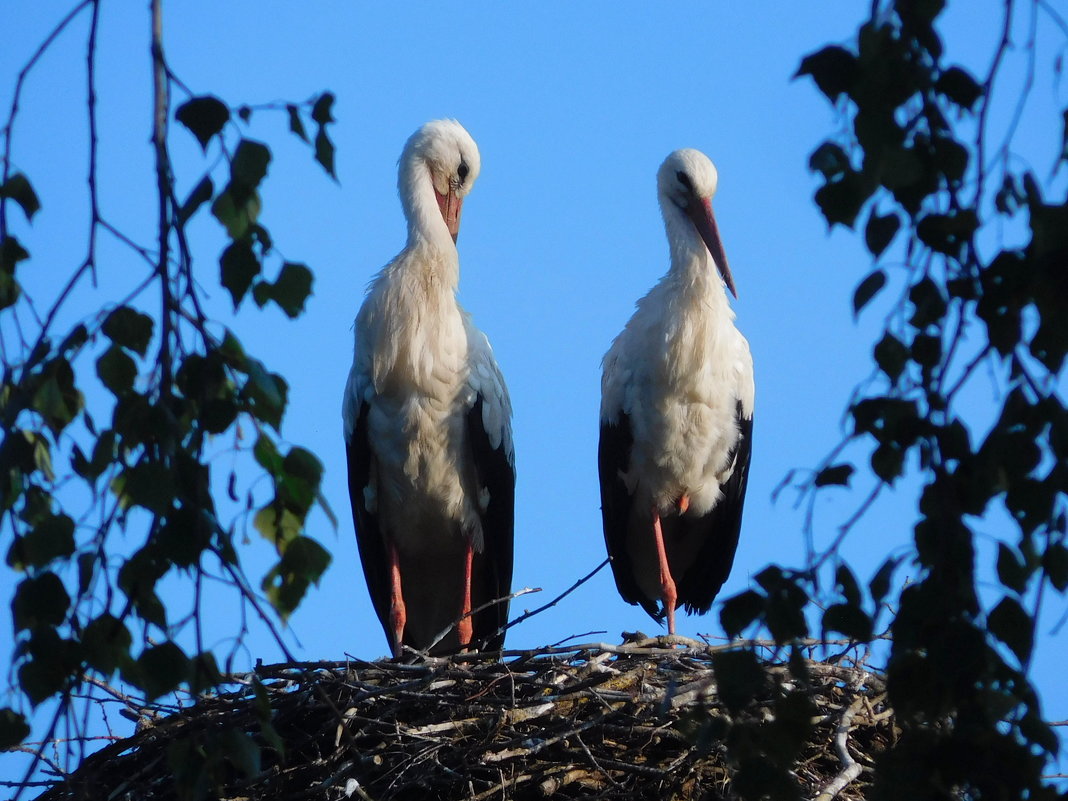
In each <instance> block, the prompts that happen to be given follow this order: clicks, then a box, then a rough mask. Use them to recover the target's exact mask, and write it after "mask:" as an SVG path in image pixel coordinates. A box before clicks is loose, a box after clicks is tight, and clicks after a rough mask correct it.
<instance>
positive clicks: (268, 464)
mask: <svg viewBox="0 0 1068 801" xmlns="http://www.w3.org/2000/svg"><path fill="white" fill-rule="evenodd" d="M252 455H253V456H255V457H256V461H257V462H258V463H259V465H260V467H262V468H263V469H264V470H266V471H267V472H268V473H270V474H271V475H272V476H275V477H278V476H280V475H281V474H282V454H280V453H279V452H278V448H277V447H276V446H275V444H274V442H273V441H272V440H271V438H270V437H268V436H266V435H264V434H260V435H259V436H258V437H257V438H256V444H255V445H254V446H253V448H252Z"/></svg>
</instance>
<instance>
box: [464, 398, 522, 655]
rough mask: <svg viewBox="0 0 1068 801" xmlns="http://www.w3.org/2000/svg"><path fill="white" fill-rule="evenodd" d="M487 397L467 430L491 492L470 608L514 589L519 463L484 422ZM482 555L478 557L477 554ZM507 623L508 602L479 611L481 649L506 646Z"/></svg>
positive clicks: (475, 627) (476, 637)
mask: <svg viewBox="0 0 1068 801" xmlns="http://www.w3.org/2000/svg"><path fill="white" fill-rule="evenodd" d="M483 403H484V399H483V396H482V394H481V393H479V395H478V396H477V398H476V399H475V403H474V405H473V406H472V407H471V409H470V411H468V413H467V434H468V442H469V443H470V446H471V456H472V459H473V463H474V465H475V472H476V476H477V479H478V483H479V486H481V487H485V488H486V490H487V491H488V492H489V503H488V504H487V506H486V511H485V512H483V514H482V534H483V540H484V543H485V550H484V552H483V553H482V561H483V570H482V571H481V581H480V583H479V585H476V586H472V588H471V607H472V608H473V609H477V608H478V607H479V606H481V605H482V604H484V603H487V602H489V601H492V600H494V599H496V598H504V597H505V596H507V595H508V594H509V593H511V591H512V552H513V538H514V531H515V466H514V465H513V464H512V462H511V461H510V460H509V458H508V453H507V452H506V451H505V447H504V440H503V438H502V440H501V444H500V445H499V446H497V447H496V448H494V447H493V446H492V445H491V444H490V438H489V434H487V433H486V427H485V425H483V421H482V406H483ZM476 558H477V557H476ZM507 623H508V603H507V602H503V603H499V604H494V605H493V606H490V607H489V608H487V609H484V610H482V611H481V612H478V613H476V614H475V615H474V620H473V621H472V639H473V641H474V642H475V643H480V644H481V645H480V650H489V651H498V650H500V649H501V648H502V647H503V645H504V631H499V630H501V629H503V628H504V626H505V625H506V624H507Z"/></svg>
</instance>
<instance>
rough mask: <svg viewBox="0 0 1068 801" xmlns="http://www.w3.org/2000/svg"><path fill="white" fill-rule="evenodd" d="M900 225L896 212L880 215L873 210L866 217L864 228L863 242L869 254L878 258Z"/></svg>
mask: <svg viewBox="0 0 1068 801" xmlns="http://www.w3.org/2000/svg"><path fill="white" fill-rule="evenodd" d="M900 227H901V220H899V219H898V217H897V215H896V214H887V215H885V216H882V217H880V216H879V215H878V214H876V213H875V212H874V211H873V212H872V214H871V216H870V217H868V224H867V226H865V228H864V243H865V244H866V245H867V246H868V250H869V251H870V252H871V255H873V256H875V258H879V256H881V255H882V253H883V251H884V250H886V248H887V247H888V246H889V244H890V243H891V242H892V241H893V239H894V235H895V234H896V233H897V230H898V228H900ZM873 275H874V273H873Z"/></svg>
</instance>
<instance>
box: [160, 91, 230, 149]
mask: <svg viewBox="0 0 1068 801" xmlns="http://www.w3.org/2000/svg"><path fill="white" fill-rule="evenodd" d="M174 118H175V119H176V120H178V122H180V123H182V125H184V126H185V127H186V128H188V129H189V131H190V132H191V133H192V134H193V136H195V137H196V138H197V141H198V142H200V147H201V149H202V150H204V151H205V152H207V149H208V142H210V141H211V138H212V137H213V136H216V135H218V134H219V133H221V132H222V129H223V127H224V126H225V125H226V123H227V122H229V121H230V109H229V108H227V106H226V104H225V103H223V102H222V101H221V100H219V98H217V97H212V96H211V95H205V96H203V97H194V98H193V99H192V100H188V101H186V102H185V103H183V104H182V105H180V106H179V107H178V110H177V111H176V112H175V114H174Z"/></svg>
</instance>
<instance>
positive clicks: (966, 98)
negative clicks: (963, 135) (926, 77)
mask: <svg viewBox="0 0 1068 801" xmlns="http://www.w3.org/2000/svg"><path fill="white" fill-rule="evenodd" d="M935 91H936V92H938V93H939V94H942V95H945V97H946V98H947V99H948V100H949V101H950V102H952V103H956V104H957V105H958V106H960V107H961V108H965V109H968V110H969V111H971V109H972V107H973V106H974V105H975V102H976V101H977V100H978V99H979V98H980V97H982V96H983V88H982V87H981V86H980V85H979V84H978V83H976V81H975V79H974V78H973V77H972V76H971V75H969V74H968V72H966V71H965V70H963V69H961V68H960V67H950V68H949V69H948V70H945V71H944V72H943V73H942V74H941V75H939V76H938V80H937V81H935Z"/></svg>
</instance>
